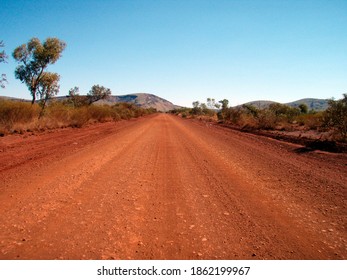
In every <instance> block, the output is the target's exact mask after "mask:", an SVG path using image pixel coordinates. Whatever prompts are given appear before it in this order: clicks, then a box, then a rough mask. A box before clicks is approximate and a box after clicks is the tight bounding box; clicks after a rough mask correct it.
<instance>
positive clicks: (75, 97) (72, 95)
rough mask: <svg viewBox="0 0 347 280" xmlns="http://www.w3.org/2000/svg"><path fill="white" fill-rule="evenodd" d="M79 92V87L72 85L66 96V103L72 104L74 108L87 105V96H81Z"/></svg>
mask: <svg viewBox="0 0 347 280" xmlns="http://www.w3.org/2000/svg"><path fill="white" fill-rule="evenodd" d="M79 92H80V89H79V87H74V88H71V89H70V90H69V94H68V96H67V97H68V98H69V99H68V101H67V103H70V104H72V106H73V107H75V108H77V107H82V106H84V105H88V100H87V97H86V96H81V95H80V94H79Z"/></svg>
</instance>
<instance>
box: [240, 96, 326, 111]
mask: <svg viewBox="0 0 347 280" xmlns="http://www.w3.org/2000/svg"><path fill="white" fill-rule="evenodd" d="M273 103H278V102H274V101H268V100H257V101H251V102H247V103H245V104H247V105H253V106H255V107H256V108H259V109H264V108H268V107H269V106H270V104H273ZM283 104H284V105H288V106H290V107H295V108H297V107H299V105H300V104H306V105H307V107H308V110H314V111H324V110H326V109H327V108H328V99H317V98H304V99H300V100H297V101H293V102H289V103H283ZM241 106H242V105H241Z"/></svg>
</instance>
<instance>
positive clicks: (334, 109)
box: [323, 93, 347, 141]
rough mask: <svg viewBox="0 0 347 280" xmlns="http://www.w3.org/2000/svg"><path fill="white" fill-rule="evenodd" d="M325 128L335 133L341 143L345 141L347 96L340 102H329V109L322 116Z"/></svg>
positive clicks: (346, 134)
mask: <svg viewBox="0 0 347 280" xmlns="http://www.w3.org/2000/svg"><path fill="white" fill-rule="evenodd" d="M323 122H324V124H325V126H327V127H329V128H332V129H334V130H335V131H336V133H337V134H338V135H339V137H340V138H341V140H342V141H347V94H346V93H345V94H343V98H342V99H340V100H337V101H335V100H333V99H331V100H329V107H328V109H326V110H325V112H324V114H323Z"/></svg>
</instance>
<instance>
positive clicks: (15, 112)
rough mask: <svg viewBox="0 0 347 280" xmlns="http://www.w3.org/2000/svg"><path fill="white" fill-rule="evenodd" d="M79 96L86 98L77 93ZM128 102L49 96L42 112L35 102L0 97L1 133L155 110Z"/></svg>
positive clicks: (75, 124)
mask: <svg viewBox="0 0 347 280" xmlns="http://www.w3.org/2000/svg"><path fill="white" fill-rule="evenodd" d="M80 98H81V99H83V100H87V101H88V98H84V97H83V96H80ZM155 112H156V110H155V109H153V108H150V109H144V108H140V107H138V106H136V105H134V104H131V103H116V104H115V105H112V106H109V105H94V104H90V105H85V104H79V105H77V106H76V103H75V101H74V100H72V99H71V98H68V99H66V100H65V101H54V100H51V101H50V103H49V106H46V108H45V110H44V113H43V114H42V107H41V106H40V105H39V104H38V103H34V104H31V103H30V102H19V101H10V100H0V136H4V135H6V134H10V133H24V132H36V131H43V130H46V129H54V128H64V127H82V126H84V125H86V124H91V123H96V122H106V121H119V120H127V119H131V118H137V117H141V116H144V115H147V114H152V113H155Z"/></svg>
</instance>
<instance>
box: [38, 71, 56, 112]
mask: <svg viewBox="0 0 347 280" xmlns="http://www.w3.org/2000/svg"><path fill="white" fill-rule="evenodd" d="M59 79H60V76H59V75H58V74H57V73H51V72H44V73H43V74H42V76H41V78H40V82H39V84H38V86H37V93H38V96H39V97H40V103H39V104H40V106H41V112H40V115H39V118H40V117H42V115H43V112H44V110H45V107H46V104H47V100H48V99H50V98H51V97H53V96H54V95H57V94H58V92H59Z"/></svg>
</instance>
